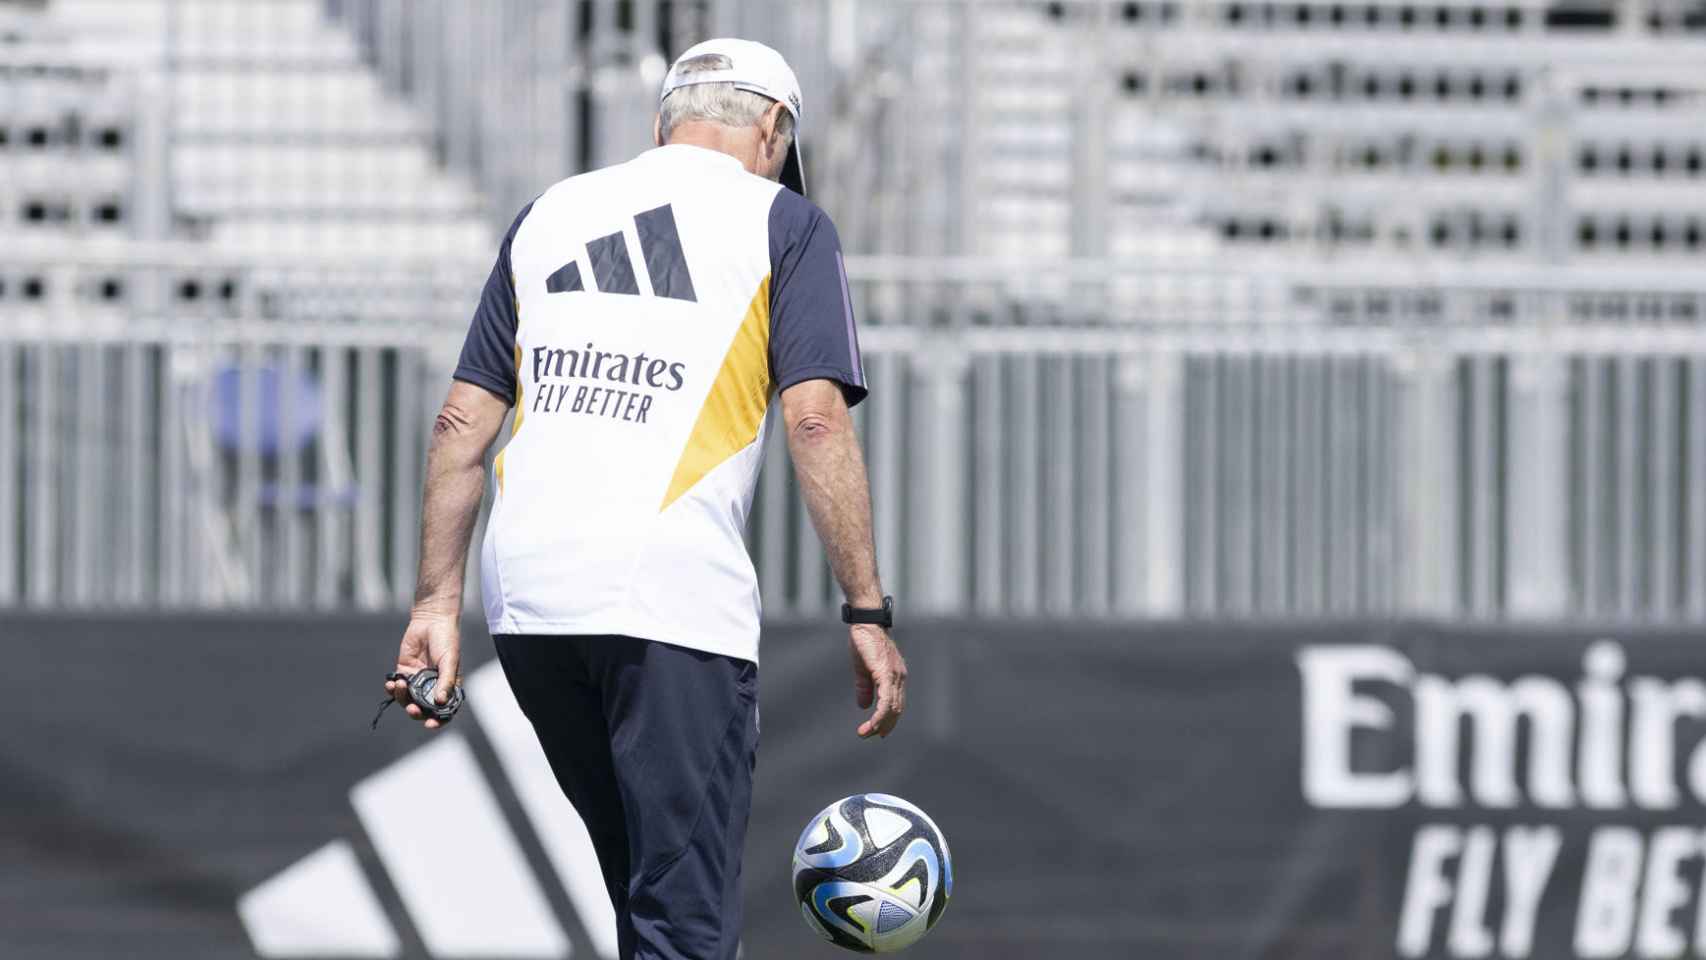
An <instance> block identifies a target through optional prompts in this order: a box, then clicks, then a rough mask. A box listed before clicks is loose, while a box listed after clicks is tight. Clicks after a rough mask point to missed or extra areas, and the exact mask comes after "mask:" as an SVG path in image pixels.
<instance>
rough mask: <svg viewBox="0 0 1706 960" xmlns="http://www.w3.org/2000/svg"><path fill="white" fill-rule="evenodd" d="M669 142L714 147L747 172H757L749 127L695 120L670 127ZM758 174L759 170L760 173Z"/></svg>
mask: <svg viewBox="0 0 1706 960" xmlns="http://www.w3.org/2000/svg"><path fill="white" fill-rule="evenodd" d="M669 142H670V145H671V146H675V145H678V144H680V145H686V146H690V147H702V148H704V149H706V150H715V151H716V152H718V153H721V154H726V155H728V156H731V157H733V158H735V159H736V160H738V161H740V165H741V166H743V167H745V168H746V170H747V172H748V173H758V172H759V171H758V138H757V136H756V135H755V131H753V130H752V129H751V128H744V129H737V128H735V127H725V126H723V125H722V124H720V123H706V122H704V121H699V120H695V121H692V122H689V123H683V124H680V125H679V126H677V127H676V128H675V129H674V130H671V131H670V134H669ZM760 176H762V174H760Z"/></svg>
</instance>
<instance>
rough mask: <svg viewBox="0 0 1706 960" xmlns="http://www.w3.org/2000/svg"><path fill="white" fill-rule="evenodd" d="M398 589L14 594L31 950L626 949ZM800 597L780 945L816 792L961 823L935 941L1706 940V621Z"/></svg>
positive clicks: (498, 733)
mask: <svg viewBox="0 0 1706 960" xmlns="http://www.w3.org/2000/svg"><path fill="white" fill-rule="evenodd" d="M400 627H401V621H400V620H399V619H398V618H396V617H392V616H375V617H368V618H352V617H336V618H330V617H327V618H315V617H283V616H279V617H247V618H222V617H164V616H142V617H123V618H117V617H115V618H111V619H90V618H67V617H52V616H36V615H19V614H12V613H8V614H4V615H0V639H3V647H0V649H3V650H4V651H5V655H6V660H5V666H6V688H5V689H6V695H5V697H4V698H3V699H0V734H3V736H0V956H5V957H8V958H12V957H55V958H59V957H66V958H83V957H88V958H93V957H103V958H105V957H112V956H136V957H156V956H157V957H168V956H169V957H184V958H190V957H210V958H211V957H242V956H267V957H324V956H336V957H402V956H407V957H417V956H419V957H426V956H435V957H475V956H499V957H564V956H575V957H583V958H593V957H600V956H610V955H613V953H612V948H611V937H610V935H609V932H608V929H607V928H608V924H609V907H608V904H607V903H604V902H603V899H602V890H601V888H600V887H599V886H598V881H597V878H596V873H595V872H593V871H592V870H591V869H590V868H589V864H588V857H589V856H590V848H589V845H588V844H587V842H586V839H585V834H584V828H583V827H581V826H580V824H579V821H578V818H577V817H575V816H574V813H573V810H572V809H571V808H569V807H568V805H567V803H566V802H565V801H563V800H562V798H561V796H560V795H559V794H557V793H556V791H555V785H554V783H553V782H551V780H550V774H549V771H548V770H544V769H543V767H542V761H540V760H539V758H538V757H537V747H536V745H534V744H533V743H532V741H531V738H530V731H529V730H528V728H527V726H526V722H525V720H523V719H522V718H521V717H520V714H519V712H517V711H516V710H515V708H514V704H513V700H511V699H510V698H509V697H508V693H507V686H506V685H505V684H504V683H503V679H502V675H501V673H500V672H499V671H498V670H497V668H496V666H495V664H494V663H492V662H491V644H490V641H489V640H488V639H487V638H486V637H485V636H484V635H483V634H482V633H480V632H479V631H477V630H476V629H474V628H469V630H468V635H467V640H466V659H467V660H468V666H467V668H466V671H465V675H466V676H467V678H468V687H469V695H470V706H469V710H468V713H467V715H466V716H464V717H459V718H458V720H457V722H456V723H455V724H452V725H451V727H450V728H448V729H447V730H446V731H443V732H441V733H438V734H434V735H426V734H424V733H423V732H422V731H420V730H418V729H416V728H415V727H414V725H413V724H412V723H409V722H407V721H406V720H405V719H404V718H403V717H402V716H401V715H397V714H393V715H390V716H388V717H387V718H386V719H385V720H384V721H383V722H382V723H381V724H380V726H379V729H378V731H377V732H370V731H369V730H368V721H369V720H370V719H371V717H372V715H373V711H374V710H375V709H376V708H377V706H378V704H379V699H380V698H379V696H378V692H377V691H378V682H379V680H380V678H381V677H382V676H383V674H384V672H385V671H386V670H387V669H388V668H389V666H390V661H389V658H390V657H391V656H392V655H393V653H394V651H395V644H396V636H397V632H398V630H399V629H400ZM900 638H901V641H902V644H903V648H904V649H905V650H906V652H907V656H908V659H909V662H910V664H911V668H912V675H913V681H912V683H911V685H910V691H911V692H910V695H909V708H908V711H907V715H906V718H905V720H904V721H903V723H902V725H901V727H900V729H899V731H898V732H897V733H896V735H895V736H894V737H892V738H891V739H889V740H888V741H886V742H864V741H860V740H858V739H857V738H856V737H855V735H854V733H853V731H854V728H855V726H856V725H857V723H858V720H859V719H860V716H861V714H860V712H859V711H858V710H856V709H855V707H854V705H853V694H852V689H851V683H850V677H849V670H848V666H847V654H846V651H845V646H844V645H845V638H844V635H843V634H842V632H841V628H839V626H838V625H834V624H815V623H814V624H772V625H771V626H770V627H768V628H767V631H766V635H765V640H764V662H763V664H762V665H761V670H760V686H761V727H762V744H761V747H760V754H759V764H758V779H757V784H756V791H755V799H754V809H753V817H752V825H751V829H750V833H749V838H748V851H747V862H746V878H745V887H746V895H747V906H746V917H747V923H746V928H745V937H744V955H745V956H746V957H748V958H770V957H829V956H834V955H837V954H838V951H837V950H836V948H834V947H831V946H829V945H827V944H824V943H822V942H821V941H818V940H817V939H816V935H815V934H813V933H812V931H810V930H809V929H808V928H807V927H806V925H805V924H804V923H803V922H802V921H801V918H800V915H799V910H798V908H797V906H796V905H795V904H794V903H793V902H792V899H791V890H790V883H789V861H790V855H791V853H792V847H793V843H794V840H795V838H796V837H797V835H798V834H799V831H800V829H801V827H803V826H804V824H805V821H806V818H807V817H809V816H810V815H811V814H812V813H814V812H816V811H817V810H819V809H821V808H822V807H823V806H825V805H826V804H828V803H829V802H830V801H832V800H835V799H837V798H839V797H842V796H846V795H849V794H853V793H863V792H872V791H881V792H886V793H892V794H895V795H898V796H900V797H903V798H905V799H907V800H910V801H912V802H913V803H916V804H918V805H919V806H921V807H923V808H924V809H925V810H927V811H928V812H929V813H930V814H931V815H932V817H933V818H934V819H935V820H936V822H937V823H938V824H939V825H940V826H941V828H942V830H943V832H944V833H945V834H946V835H947V838H948V841H949V843H950V845H951V848H952V851H953V856H954V872H955V890H954V899H953V901H952V903H951V904H950V905H949V907H948V910H947V913H946V914H945V915H944V917H943V919H942V921H941V923H940V924H939V925H938V926H937V928H936V929H935V930H934V931H933V932H932V933H931V934H930V935H929V936H928V937H926V938H925V940H924V941H923V942H922V943H920V944H919V945H918V946H916V947H914V948H913V949H912V950H911V951H909V954H910V955H911V956H915V957H919V958H973V957H975V958H995V960H1005V958H1014V960H1017V958H1035V957H1039V956H1045V955H1050V954H1056V955H1068V956H1075V957H1138V956H1142V957H1168V958H1181V957H1183V958H1197V957H1200V958H1205V960H1207V958H1216V960H1220V958H1238V957H1249V958H1282V957H1297V958H1311V960H1319V958H1379V957H1441V958H1443V957H1453V958H1480V957H1536V958H1548V960H1551V958H1571V957H1577V958H1613V957H1639V958H1660V957H1691V956H1706V899H1703V897H1702V887H1703V883H1706V876H1703V871H1706V816H1703V813H1706V808H1703V804H1706V649H1703V648H1702V646H1701V643H1700V639H1699V637H1698V636H1696V635H1691V634H1684V633H1680V632H1673V633H1664V632H1655V631H1646V630H1633V629H1621V628H1618V629H1610V628H1608V629H1590V628H1578V627H1567V628H1548V629H1535V630H1521V629H1505V628H1499V629H1492V628H1488V629H1468V628H1456V627H1452V628H1446V627H1441V626H1433V625H1427V624H1331V625H1306V624H1295V625H1286V626H1269V627H1254V626H1230V625H1217V624H1060V623H1042V622H1038V623H1024V622H1003V623H1000V624H980V623H948V622H943V623H928V624H912V625H909V626H908V627H907V628H906V629H905V630H903V631H902V633H901V634H900Z"/></svg>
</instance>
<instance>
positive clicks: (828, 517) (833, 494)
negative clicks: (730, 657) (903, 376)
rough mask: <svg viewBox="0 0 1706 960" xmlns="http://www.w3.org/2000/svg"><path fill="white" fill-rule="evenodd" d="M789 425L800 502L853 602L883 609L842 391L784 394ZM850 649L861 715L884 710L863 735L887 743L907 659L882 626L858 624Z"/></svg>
mask: <svg viewBox="0 0 1706 960" xmlns="http://www.w3.org/2000/svg"><path fill="white" fill-rule="evenodd" d="M782 422H783V426H784V427H785V428H786V429H787V431H788V454H789V456H790V457H792V459H793V461H794V475H795V477H796V478H797V479H798V480H799V484H800V496H801V497H802V498H803V499H804V500H805V502H806V510H807V512H809V513H810V514H811V518H812V526H813V527H814V528H816V530H817V535H818V540H820V541H821V542H822V543H823V549H824V552H825V554H827V555H828V557H829V568H830V570H831V572H833V573H834V574H835V579H836V581H837V582H838V583H840V584H841V589H842V590H843V591H844V592H845V593H846V595H847V602H848V603H851V604H853V605H854V606H856V607H875V606H878V605H880V604H881V603H882V598H883V589H882V583H881V581H880V580H878V578H877V551H876V547H875V545H874V543H873V541H872V537H871V489H870V483H869V481H868V480H867V478H866V475H865V458H864V455H863V453H862V452H861V451H860V449H859V438H858V435H857V434H856V433H855V432H854V430H853V417H852V414H851V412H850V411H849V410H848V409H847V400H846V398H845V397H844V396H843V394H842V387H841V385H840V384H839V383H837V382H835V381H833V380H822V379H813V380H805V381H801V382H800V383H796V384H794V385H792V386H790V387H788V388H787V389H786V390H783V391H782ZM848 642H849V644H850V646H851V649H852V654H853V687H854V697H855V700H856V702H857V703H858V704H859V707H860V708H861V709H865V708H869V707H870V706H871V705H872V701H873V700H874V701H875V703H876V709H875V710H874V711H873V712H872V714H871V716H870V718H869V719H867V720H866V721H865V722H864V723H861V724H860V725H859V731H858V732H859V736H861V737H870V736H872V735H876V736H880V737H886V736H888V735H889V732H890V731H892V730H893V729H894V725H895V724H896V723H897V722H899V720H900V715H901V713H902V712H903V711H904V710H905V709H906V659H905V658H904V657H902V656H901V655H900V650H899V649H898V648H896V647H895V645H894V640H893V639H892V638H891V637H890V636H889V633H888V631H887V630H884V629H883V628H882V627H879V626H876V625H874V624H863V623H861V624H853V625H852V626H851V627H850V628H849V630H848Z"/></svg>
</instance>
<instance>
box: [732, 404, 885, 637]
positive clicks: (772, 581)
mask: <svg viewBox="0 0 1706 960" xmlns="http://www.w3.org/2000/svg"><path fill="white" fill-rule="evenodd" d="M854 413H855V414H859V413H861V411H860V410H859V409H858V408H855V409H854ZM768 416H769V420H770V422H769V425H768V426H766V428H765V441H764V443H765V446H766V447H767V448H768V450H766V452H765V455H764V464H763V466H761V467H760V468H759V474H758V497H757V500H758V504H757V505H758V510H757V512H756V514H755V517H754V518H755V519H756V520H757V521H758V544H757V546H758V550H757V553H758V586H759V596H760V597H763V598H764V605H765V608H766V609H771V608H774V609H775V610H778V611H792V610H793V602H792V601H793V598H792V597H789V596H788V595H787V589H788V470H789V466H790V461H789V456H788V441H787V426H786V425H785V424H783V422H782V413H781V405H780V404H776V405H774V406H772V407H771V408H770V412H769V414H768ZM863 435H864V433H863V431H861V432H860V436H861V437H863Z"/></svg>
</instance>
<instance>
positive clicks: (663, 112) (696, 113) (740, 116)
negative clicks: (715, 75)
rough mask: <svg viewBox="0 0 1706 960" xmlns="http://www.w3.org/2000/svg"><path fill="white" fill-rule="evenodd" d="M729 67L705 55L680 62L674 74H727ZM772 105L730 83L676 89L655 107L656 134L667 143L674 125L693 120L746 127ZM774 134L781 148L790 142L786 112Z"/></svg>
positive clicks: (791, 125)
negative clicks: (714, 72) (719, 71)
mask: <svg viewBox="0 0 1706 960" xmlns="http://www.w3.org/2000/svg"><path fill="white" fill-rule="evenodd" d="M731 66H733V63H732V62H730V60H729V58H728V57H726V56H724V55H723V54H720V53H707V54H704V55H702V56H697V57H694V58H692V59H691V60H683V61H681V62H680V63H678V64H676V65H675V72H676V74H677V75H681V74H690V73H705V72H708V71H712V70H727V69H729V68H730V67H731ZM776 103H777V101H775V100H772V99H770V98H769V97H767V96H765V95H764V94H762V93H753V92H752V91H750V90H742V89H741V88H739V87H737V86H735V85H734V84H732V83H695V84H693V85H691V86H686V87H677V88H676V89H674V90H672V91H670V94H669V96H667V97H664V98H663V103H662V104H661V105H660V106H659V107H658V126H659V128H660V130H659V132H660V133H661V134H662V136H663V142H665V143H668V142H669V134H670V131H671V130H674V129H675V127H676V126H677V125H678V124H682V123H687V122H689V121H693V120H700V121H704V122H707V123H719V124H722V125H723V126H725V127H750V126H752V125H754V124H756V123H758V121H759V118H761V117H763V116H764V111H766V110H769V109H770V108H771V107H773V106H775V105H776ZM776 132H777V133H779V134H781V135H782V143H783V145H784V146H787V145H788V144H791V143H792V142H793V138H794V115H793V114H791V113H789V112H788V111H787V109H786V108H784V109H783V110H782V114H781V116H779V117H778V118H777V119H776Z"/></svg>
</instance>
